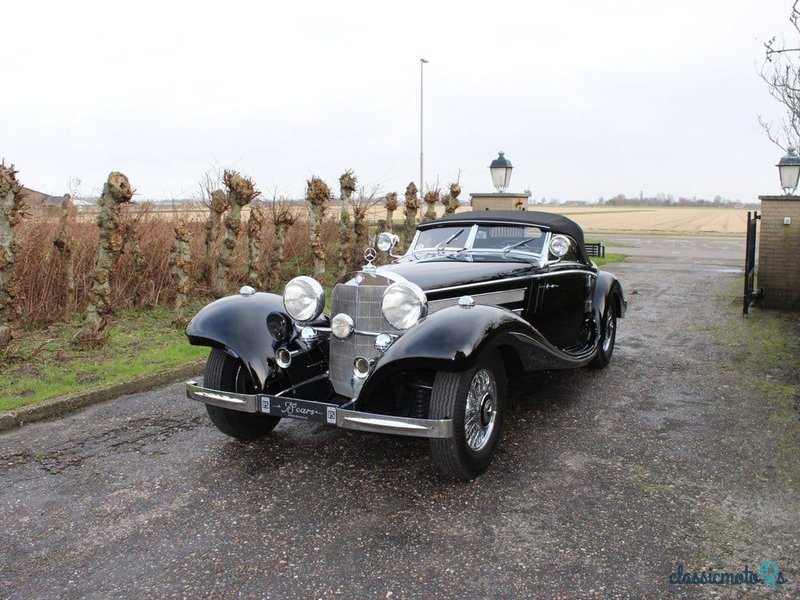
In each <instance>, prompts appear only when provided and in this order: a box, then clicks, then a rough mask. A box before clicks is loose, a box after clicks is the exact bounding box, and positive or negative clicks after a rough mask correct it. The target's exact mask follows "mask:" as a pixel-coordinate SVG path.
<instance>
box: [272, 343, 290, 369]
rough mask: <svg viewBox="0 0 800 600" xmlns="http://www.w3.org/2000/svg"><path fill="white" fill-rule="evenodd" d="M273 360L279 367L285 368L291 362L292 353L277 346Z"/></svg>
mask: <svg viewBox="0 0 800 600" xmlns="http://www.w3.org/2000/svg"><path fill="white" fill-rule="evenodd" d="M275 362H276V363H278V366H279V367H280V368H281V369H287V368H288V367H289V365H290V364H292V355H291V353H290V352H289V351H288V350H287V349H286V348H278V349H277V350H276V351H275Z"/></svg>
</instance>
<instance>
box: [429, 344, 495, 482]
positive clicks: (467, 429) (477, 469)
mask: <svg viewBox="0 0 800 600" xmlns="http://www.w3.org/2000/svg"><path fill="white" fill-rule="evenodd" d="M505 402H506V380H505V369H504V368H503V361H502V359H501V358H500V356H499V355H498V354H496V353H495V354H492V355H490V356H487V357H484V358H482V359H480V360H478V364H477V365H476V366H475V367H473V368H472V369H470V370H468V371H464V372H460V373H452V372H448V371H440V372H439V373H437V374H436V378H435V379H434V382H433V391H432V392H431V405H430V418H431V419H452V420H453V437H451V438H448V439H432V440H431V451H432V453H433V460H434V462H435V463H436V466H437V467H438V468H439V470H440V471H441V472H442V473H444V474H445V475H451V476H453V477H457V478H458V479H461V480H463V481H469V480H470V479H474V478H475V477H477V476H478V475H480V474H481V473H483V472H484V471H486V469H488V468H489V464H490V463H491V462H492V457H493V456H494V451H495V449H496V448H497V443H498V442H499V441H500V435H501V433H502V429H503V417H504V415H505Z"/></svg>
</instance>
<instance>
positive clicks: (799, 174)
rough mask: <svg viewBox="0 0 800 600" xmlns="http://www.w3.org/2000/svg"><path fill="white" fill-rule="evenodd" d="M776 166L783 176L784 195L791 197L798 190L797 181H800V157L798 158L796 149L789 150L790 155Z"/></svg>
mask: <svg viewBox="0 0 800 600" xmlns="http://www.w3.org/2000/svg"><path fill="white" fill-rule="evenodd" d="M775 166H776V167H778V172H779V173H780V175H781V188H783V193H784V194H786V195H787V196H790V195H791V194H793V193H794V191H795V190H796V189H797V180H798V179H800V156H797V152H795V149H794V148H789V152H788V154H787V155H786V156H784V157H783V158H781V160H780V161H779V162H778V164H777V165H775Z"/></svg>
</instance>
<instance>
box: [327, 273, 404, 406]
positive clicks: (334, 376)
mask: <svg viewBox="0 0 800 600" xmlns="http://www.w3.org/2000/svg"><path fill="white" fill-rule="evenodd" d="M372 279H377V278H372ZM386 287H387V286H386V285H353V284H342V283H339V284H336V287H334V288H333V304H332V307H331V316H334V315H338V314H339V313H344V314H346V315H350V317H351V318H352V319H353V322H354V323H355V328H356V329H357V330H359V331H372V332H376V333H379V332H381V331H390V330H391V329H392V327H391V326H390V325H389V323H387V322H386V320H385V319H384V318H383V314H382V313H381V301H382V300H383V292H384V290H386ZM374 343H375V338H374V337H373V336H369V335H359V334H357V333H356V334H353V335H352V336H350V338H348V339H346V340H340V339H337V338H335V337H334V336H331V341H330V366H329V369H330V375H329V377H330V381H331V384H332V385H333V389H334V390H336V393H337V394H342V395H343V396H347V397H349V398H352V397H353V395H354V391H353V385H352V380H353V360H354V359H355V358H356V357H357V356H363V357H364V358H367V359H372V358H375V357H377V356H378V351H377V350H375V348H374V346H373V344H374Z"/></svg>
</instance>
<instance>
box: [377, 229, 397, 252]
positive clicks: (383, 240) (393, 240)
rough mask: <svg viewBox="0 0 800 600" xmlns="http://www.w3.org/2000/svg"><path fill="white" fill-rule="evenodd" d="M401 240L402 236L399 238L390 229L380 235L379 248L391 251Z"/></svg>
mask: <svg viewBox="0 0 800 600" xmlns="http://www.w3.org/2000/svg"><path fill="white" fill-rule="evenodd" d="M399 242H400V238H398V237H397V236H396V235H395V234H393V233H390V232H388V231H384V232H383V233H382V234H380V235H379V236H378V243H377V246H378V250H380V251H381V252H389V251H390V250H391V249H392V248H394V247H395V246H396V245H397V244H398V243H399Z"/></svg>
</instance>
